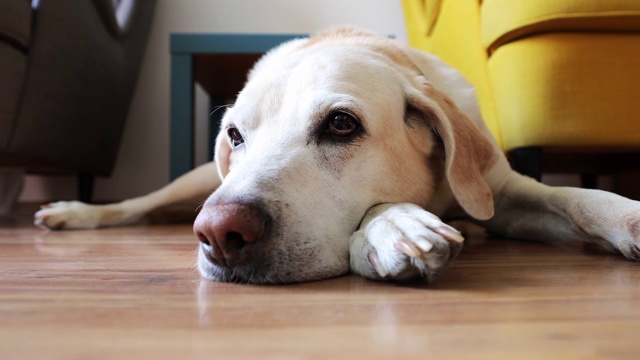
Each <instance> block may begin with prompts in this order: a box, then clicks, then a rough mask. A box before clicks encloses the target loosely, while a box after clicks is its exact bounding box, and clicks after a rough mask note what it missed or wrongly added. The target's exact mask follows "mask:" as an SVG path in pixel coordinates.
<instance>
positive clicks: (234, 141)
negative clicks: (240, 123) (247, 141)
mask: <svg viewBox="0 0 640 360" xmlns="http://www.w3.org/2000/svg"><path fill="white" fill-rule="evenodd" d="M227 135H229V139H231V145H233V147H236V146H239V145H241V144H242V143H244V138H243V137H242V134H240V131H239V130H238V129H236V128H234V127H232V128H229V129H228V130H227Z"/></svg>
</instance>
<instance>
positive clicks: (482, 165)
mask: <svg viewBox="0 0 640 360" xmlns="http://www.w3.org/2000/svg"><path fill="white" fill-rule="evenodd" d="M421 90H422V91H412V92H410V93H408V94H407V102H408V105H409V106H410V107H413V108H415V109H417V110H418V111H419V112H420V113H422V114H423V116H424V118H425V119H426V120H427V121H428V122H429V125H430V126H431V127H432V128H433V129H434V130H435V132H436V133H437V134H438V135H439V136H440V138H441V139H442V142H443V143H444V151H445V157H446V160H445V162H446V176H447V180H448V181H449V185H450V187H451V191H452V192H453V195H454V196H455V198H456V200H458V203H459V204H460V206H462V208H463V209H464V210H465V211H466V212H467V213H468V214H469V215H471V216H472V217H474V218H476V219H478V220H487V219H490V218H491V217H493V212H494V208H493V195H492V193H491V189H490V188H489V184H487V182H486V180H485V179H484V176H483V175H484V174H485V173H486V172H487V171H488V170H489V169H491V167H492V166H493V165H494V164H495V162H496V161H497V159H498V154H497V152H496V151H497V150H496V149H495V148H494V146H493V144H492V143H491V142H490V141H489V139H487V137H486V136H485V135H483V134H482V132H481V131H480V129H478V127H477V126H476V125H475V124H474V123H473V122H472V121H471V120H470V119H469V118H468V117H467V116H466V115H465V114H464V113H463V112H462V111H460V109H458V107H457V106H456V105H455V104H454V102H453V101H452V100H451V99H450V98H449V97H448V96H447V95H446V94H445V93H444V92H442V91H440V90H438V89H436V88H435V87H434V86H432V85H431V84H430V83H426V84H423V89H421Z"/></svg>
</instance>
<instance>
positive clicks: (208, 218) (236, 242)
mask: <svg viewBox="0 0 640 360" xmlns="http://www.w3.org/2000/svg"><path fill="white" fill-rule="evenodd" d="M268 224H269V216H268V215H266V214H265V213H264V212H263V211H262V210H260V208H258V207H256V206H254V205H250V204H243V203H223V204H214V205H205V206H204V207H203V209H202V210H201V211H200V214H198V217H197V219H196V221H195V223H194V225H193V231H194V233H195V234H196V237H197V238H198V240H199V241H200V242H202V243H203V244H205V245H206V246H205V249H206V252H207V254H206V255H207V256H208V257H209V258H210V259H211V260H212V261H214V262H217V263H219V264H221V265H225V266H228V267H232V266H236V265H240V264H242V263H243V262H245V261H246V260H247V258H248V256H249V255H250V252H251V248H252V245H253V244H254V243H255V242H257V241H259V240H260V239H262V238H263V237H264V236H265V232H266V229H267V227H268Z"/></svg>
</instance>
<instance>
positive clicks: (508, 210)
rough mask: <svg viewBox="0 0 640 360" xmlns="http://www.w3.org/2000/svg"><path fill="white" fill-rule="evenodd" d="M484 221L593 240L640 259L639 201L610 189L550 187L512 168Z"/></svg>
mask: <svg viewBox="0 0 640 360" xmlns="http://www.w3.org/2000/svg"><path fill="white" fill-rule="evenodd" d="M482 224H483V225H484V226H486V227H487V229H489V230H490V231H492V232H494V233H496V234H499V235H502V236H505V237H509V238H516V239H526V240H537V241H546V242H566V241H587V242H595V243H599V244H601V245H604V246H605V247H607V248H609V249H616V250H618V251H620V252H621V253H622V254H623V255H624V256H625V257H627V258H628V259H631V260H636V261H640V202H637V201H633V200H630V199H627V198H624V197H622V196H619V195H616V194H613V193H610V192H606V191H600V190H587V189H579V188H570V187H550V186H546V185H543V184H541V183H538V182H536V181H534V180H533V179H530V178H527V177H525V176H521V175H519V174H517V173H515V172H513V173H511V174H510V178H509V180H508V181H507V183H506V185H505V186H504V188H503V190H502V191H501V193H500V194H498V195H497V196H495V216H494V217H493V218H492V219H490V220H488V221H486V222H482Z"/></svg>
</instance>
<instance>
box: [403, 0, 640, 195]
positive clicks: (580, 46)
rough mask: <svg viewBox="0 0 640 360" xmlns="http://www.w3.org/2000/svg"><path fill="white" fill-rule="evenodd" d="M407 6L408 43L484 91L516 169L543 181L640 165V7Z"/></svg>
mask: <svg viewBox="0 0 640 360" xmlns="http://www.w3.org/2000/svg"><path fill="white" fill-rule="evenodd" d="M403 8H404V13H405V19H406V23H407V30H408V36H409V42H410V44H411V45H412V46H414V47H416V48H420V49H422V50H425V51H428V52H430V53H433V54H436V55H439V56H440V57H441V58H442V59H443V60H444V61H445V62H447V63H448V64H450V65H452V66H453V67H455V68H457V69H458V70H460V71H461V72H462V73H463V74H464V75H465V76H466V77H467V79H468V80H469V81H470V82H472V83H473V84H474V85H475V86H476V89H477V93H478V97H479V101H480V107H481V109H482V113H483V116H484V118H485V121H486V122H487V125H488V126H489V128H490V129H491V130H492V131H493V133H494V135H495V137H496V139H497V141H498V142H499V144H500V146H502V148H503V149H504V150H505V151H506V152H507V153H508V154H509V157H510V159H511V160H512V163H513V165H514V168H516V170H518V171H521V172H523V173H525V174H527V175H530V176H532V177H535V178H538V179H540V176H541V173H542V171H545V172H547V171H549V172H579V173H583V174H595V173H603V172H611V171H618V170H626V169H632V168H634V167H635V168H636V169H637V168H638V167H640V161H638V160H640V155H639V154H640V1H638V0H562V1H558V0H484V1H482V0H403ZM612 154H613V156H611V155H612ZM585 179H591V181H594V180H593V179H594V177H585ZM587 185H588V186H593V185H594V184H593V183H592V184H587Z"/></svg>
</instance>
